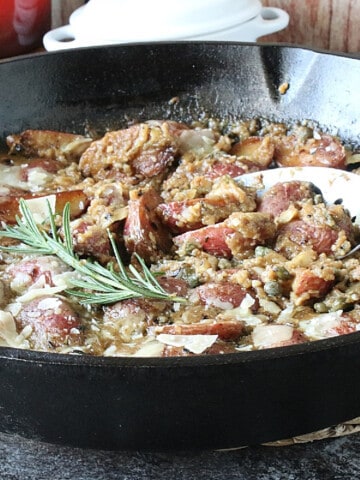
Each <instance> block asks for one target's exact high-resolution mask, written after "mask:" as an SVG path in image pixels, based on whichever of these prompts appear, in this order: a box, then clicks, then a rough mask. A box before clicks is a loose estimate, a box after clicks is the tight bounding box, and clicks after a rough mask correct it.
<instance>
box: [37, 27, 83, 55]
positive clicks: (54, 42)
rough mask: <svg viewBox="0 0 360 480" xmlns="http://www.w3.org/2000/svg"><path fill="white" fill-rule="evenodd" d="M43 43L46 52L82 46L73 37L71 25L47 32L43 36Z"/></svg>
mask: <svg viewBox="0 0 360 480" xmlns="http://www.w3.org/2000/svg"><path fill="white" fill-rule="evenodd" d="M43 44H44V47H45V49H46V50H47V51H48V52H52V51H54V50H67V49H68V48H75V47H81V46H84V45H81V43H80V42H78V41H77V40H76V39H75V35H74V33H73V31H72V27H71V25H64V26H62V27H59V28H54V30H50V31H49V32H47V33H46V34H45V35H44V37H43Z"/></svg>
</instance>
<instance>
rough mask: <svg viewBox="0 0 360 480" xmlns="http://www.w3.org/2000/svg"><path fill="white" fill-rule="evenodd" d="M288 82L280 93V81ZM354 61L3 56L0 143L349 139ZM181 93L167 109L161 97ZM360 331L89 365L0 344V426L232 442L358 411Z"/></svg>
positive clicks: (133, 443)
mask: <svg viewBox="0 0 360 480" xmlns="http://www.w3.org/2000/svg"><path fill="white" fill-rule="evenodd" d="M283 82H288V83H289V88H288V90H287V93H286V94H285V95H280V93H279V91H278V87H279V86H280V84H282V83H283ZM359 84H360V60H358V59H355V58H350V57H345V56H337V55H331V54H326V53H320V52H314V51H310V50H305V49H300V48H296V47H292V48H291V47H287V46H274V45H273V46H271V45H267V46H259V45H245V44H224V43H222V44H221V43H220V44H216V43H175V44H155V45H133V46H114V47H106V48H103V47H98V48H91V49H82V50H69V51H65V52H56V53H51V54H40V55H38V56H34V57H23V58H17V59H14V60H12V61H6V62H0V136H1V137H2V138H4V137H5V136H6V135H7V134H8V133H10V132H18V131H21V130H23V129H25V128H28V127H31V128H44V129H59V130H66V131H73V132H80V133H82V132H83V131H84V130H86V129H87V128H88V127H89V126H90V127H92V128H94V127H95V128H96V129H98V130H99V131H101V130H103V129H104V128H105V127H110V128H116V127H119V126H122V125H124V124H126V123H127V121H128V120H129V119H132V118H134V119H137V120H147V119H151V118H158V119H164V118H171V119H175V120H183V121H190V120H191V119H194V118H198V117H199V116H202V115H215V116H220V117H227V118H229V119H231V118H239V117H243V118H249V117H254V116H262V117H267V118H269V119H272V120H283V121H294V120H302V119H312V120H314V121H316V122H318V123H319V124H320V125H321V126H323V127H326V128H327V129H328V130H329V131H330V132H331V133H339V135H341V136H342V137H343V138H344V139H345V140H346V141H348V142H352V143H354V144H356V145H358V144H359V143H360V137H359V134H360V116H359V105H360V90H359ZM173 97H178V100H179V101H178V102H171V101H170V100H171V99H172V98H173ZM359 371H360V333H354V334H350V335H345V336H342V337H338V338H333V339H328V340H325V341H319V342H314V343H309V344H305V345H295V346H291V347H285V348H277V349H268V350H262V351H257V352H247V353H246V352H245V353H239V354H231V355H223V356H221V355H219V356H210V357H192V358H191V357H186V358H152V359H141V358H94V357H86V356H75V355H73V356H70V355H57V354H49V353H39V352H30V351H21V350H16V349H11V348H1V349H0V385H1V389H0V429H1V430H2V431H3V432H8V433H14V434H20V435H22V436H26V437H31V438H35V439H39V440H43V441H48V442H55V443H61V444H67V445H74V446H81V447H95V448H111V449H147V450H159V449H194V448H230V447H238V446H242V445H251V444H258V443H260V442H267V441H272V440H278V439H282V438H287V437H290V436H294V435H299V434H303V433H308V432H311V431H314V430H317V429H320V428H323V427H326V426H330V425H333V424H336V423H339V422H342V421H345V420H349V419H351V418H354V417H357V416H359V415H360V382H359V381H358V375H359Z"/></svg>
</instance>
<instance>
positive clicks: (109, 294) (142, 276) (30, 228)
mask: <svg viewBox="0 0 360 480" xmlns="http://www.w3.org/2000/svg"><path fill="white" fill-rule="evenodd" d="M19 210H20V213H21V216H17V217H16V225H14V226H10V225H6V226H5V227H4V229H3V230H0V237H6V238H12V239H15V240H19V241H20V242H21V244H20V245H16V246H9V247H5V246H1V245H0V250H4V251H8V252H15V253H21V254H25V255H27V254H42V255H55V256H57V257H58V258H60V259H61V260H62V261H63V262H64V263H66V264H67V265H68V266H70V267H72V268H73V269H74V270H75V271H76V272H78V273H79V274H80V275H79V277H78V278H73V279H70V280H69V282H70V285H71V287H74V288H73V289H71V290H66V292H67V293H68V294H69V295H73V296H75V297H77V298H78V299H79V301H80V302H81V303H83V304H91V305H95V304H98V305H106V304H111V303H116V302H119V301H121V300H127V299H130V298H149V299H158V300H163V301H169V302H179V303H185V302H186V300H185V299H184V298H183V297H178V296H176V295H173V294H170V293H168V292H166V291H165V290H164V289H163V288H162V286H161V285H160V284H159V282H158V281H157V279H156V278H155V276H154V274H153V273H152V272H151V271H150V270H149V268H148V267H147V265H146V264H145V262H144V261H143V259H142V258H141V257H139V256H138V255H137V254H135V258H136V260H137V261H138V263H139V266H140V268H141V271H138V270H137V269H136V268H135V267H134V265H131V264H130V265H129V267H128V270H127V269H126V268H125V266H124V264H123V262H122V260H121V257H120V253H119V250H118V248H117V246H116V243H115V241H114V239H113V237H112V235H111V233H110V232H109V230H108V235H109V238H110V242H111V246H112V249H113V251H114V255H115V259H116V265H117V270H115V264H114V262H110V263H109V264H108V265H107V267H104V266H102V265H100V264H99V263H98V262H94V261H91V260H90V259H89V258H87V259H81V258H79V257H78V256H77V255H76V254H75V253H74V251H73V241H72V236H71V229H70V204H69V203H67V204H66V205H65V207H64V210H63V214H62V227H63V232H64V240H62V239H61V238H60V236H59V234H58V231H57V227H56V224H55V216H56V215H55V213H54V212H53V211H52V209H51V206H50V204H49V203H48V210H49V221H50V231H49V233H48V232H47V231H46V230H45V229H44V228H42V227H41V226H40V225H37V224H36V222H35V219H34V216H33V214H32V213H31V211H30V209H29V207H28V205H27V204H26V201H25V200H24V199H20V201H19Z"/></svg>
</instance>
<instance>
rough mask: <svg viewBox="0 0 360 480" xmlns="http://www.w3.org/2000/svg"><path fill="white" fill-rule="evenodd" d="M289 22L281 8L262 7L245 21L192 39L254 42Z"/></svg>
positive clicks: (282, 27)
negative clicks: (256, 13) (255, 14)
mask: <svg viewBox="0 0 360 480" xmlns="http://www.w3.org/2000/svg"><path fill="white" fill-rule="evenodd" d="M288 24H289V14H288V13H287V12H285V10H282V9H281V8H274V7H263V8H262V9H261V11H260V13H259V14H258V15H257V16H256V17H254V18H252V19H251V20H248V21H247V22H244V23H241V24H239V25H236V26H234V27H232V28H227V29H225V30H221V31H217V32H211V33H208V34H204V35H199V36H193V37H192V38H191V39H192V40H211V41H232V42H256V40H257V39H258V38H259V37H262V36H263V35H268V34H270V33H275V32H278V31H279V30H282V29H284V28H286V27H287V26H288Z"/></svg>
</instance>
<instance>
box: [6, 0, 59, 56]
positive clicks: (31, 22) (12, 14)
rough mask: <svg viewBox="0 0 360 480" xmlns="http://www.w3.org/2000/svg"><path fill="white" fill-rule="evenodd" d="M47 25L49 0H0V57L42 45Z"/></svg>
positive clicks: (49, 8) (49, 9) (49, 24)
mask: <svg viewBox="0 0 360 480" xmlns="http://www.w3.org/2000/svg"><path fill="white" fill-rule="evenodd" d="M50 27H51V1H50V0H2V1H1V6H0V58H3V57H11V56H14V55H19V54H21V53H26V52H29V51H31V50H33V49H35V48H37V47H40V46H41V45H42V37H43V35H44V34H45V33H46V32H47V31H48V30H50Z"/></svg>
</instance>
